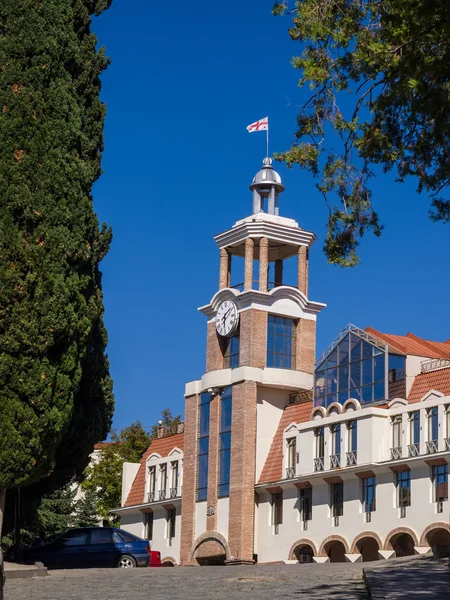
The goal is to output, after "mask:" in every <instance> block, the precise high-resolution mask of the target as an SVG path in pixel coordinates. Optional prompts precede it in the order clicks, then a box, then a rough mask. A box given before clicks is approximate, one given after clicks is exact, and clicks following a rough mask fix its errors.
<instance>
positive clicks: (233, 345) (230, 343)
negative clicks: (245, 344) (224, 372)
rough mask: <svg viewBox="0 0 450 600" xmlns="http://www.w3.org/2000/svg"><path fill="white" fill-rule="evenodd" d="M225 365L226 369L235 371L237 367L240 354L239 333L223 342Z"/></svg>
mask: <svg viewBox="0 0 450 600" xmlns="http://www.w3.org/2000/svg"><path fill="white" fill-rule="evenodd" d="M225 344H226V350H225V365H226V367H227V368H228V369H237V367H239V354H240V338H239V333H236V334H235V335H233V336H232V337H230V338H228V339H227V340H226V341H225Z"/></svg>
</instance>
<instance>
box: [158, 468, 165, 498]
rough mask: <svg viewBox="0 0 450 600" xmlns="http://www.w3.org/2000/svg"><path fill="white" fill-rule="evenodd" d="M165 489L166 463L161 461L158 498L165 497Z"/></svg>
mask: <svg viewBox="0 0 450 600" xmlns="http://www.w3.org/2000/svg"><path fill="white" fill-rule="evenodd" d="M166 490H167V463H163V464H162V465H161V466H160V467H159V499H160V500H165V499H166Z"/></svg>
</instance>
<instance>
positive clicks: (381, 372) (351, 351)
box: [314, 325, 389, 407]
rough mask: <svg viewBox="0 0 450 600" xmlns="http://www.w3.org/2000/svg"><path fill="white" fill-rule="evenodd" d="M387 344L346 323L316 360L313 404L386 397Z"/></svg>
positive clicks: (370, 401) (364, 401)
mask: <svg viewBox="0 0 450 600" xmlns="http://www.w3.org/2000/svg"><path fill="white" fill-rule="evenodd" d="M388 358H389V357H388V346H387V345H386V344H383V343H382V342H380V340H378V339H376V338H375V337H373V336H371V335H370V334H368V333H367V332H365V331H363V330H362V329H359V328H358V327H355V326H354V325H347V327H346V328H345V329H344V330H343V331H342V332H341V333H340V334H339V336H338V337H337V338H336V339H335V340H334V342H333V343H332V344H331V345H330V346H329V347H328V348H327V349H326V351H325V352H324V353H323V354H322V356H321V357H320V358H319V360H318V361H317V366H316V371H315V381H314V406H325V407H327V406H329V405H330V404H331V403H332V402H339V403H341V404H344V402H345V401H346V400H347V399H348V398H355V399H356V400H359V402H360V403H361V404H369V403H372V402H379V401H383V400H385V399H386V398H387V383H388Z"/></svg>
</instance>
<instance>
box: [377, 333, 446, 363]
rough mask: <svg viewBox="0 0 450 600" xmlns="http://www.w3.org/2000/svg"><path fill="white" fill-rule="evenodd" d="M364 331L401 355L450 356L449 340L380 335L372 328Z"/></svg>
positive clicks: (388, 334)
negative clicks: (437, 340)
mask: <svg viewBox="0 0 450 600" xmlns="http://www.w3.org/2000/svg"><path fill="white" fill-rule="evenodd" d="M366 331H367V332H368V333H371V334H372V335H374V336H375V337H377V338H378V339H380V340H382V341H383V342H385V343H386V344H389V345H390V346H392V347H393V348H395V349H396V350H398V351H399V352H402V353H403V354H412V355H414V356H427V357H429V358H445V357H448V356H450V339H448V340H447V341H445V342H433V341H430V340H423V339H422V338H420V337H418V336H417V335H414V334H413V333H407V334H406V335H393V334H391V333H380V332H379V331H377V330H376V329H374V328H373V327H366Z"/></svg>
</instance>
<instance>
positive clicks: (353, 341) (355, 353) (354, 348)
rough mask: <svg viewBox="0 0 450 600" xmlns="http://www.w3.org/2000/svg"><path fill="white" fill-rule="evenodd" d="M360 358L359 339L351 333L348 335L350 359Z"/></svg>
mask: <svg viewBox="0 0 450 600" xmlns="http://www.w3.org/2000/svg"><path fill="white" fill-rule="evenodd" d="M360 359H361V340H360V339H359V337H358V336H357V335H355V334H354V333H352V334H351V335H350V361H351V362H353V361H355V360H360Z"/></svg>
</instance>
